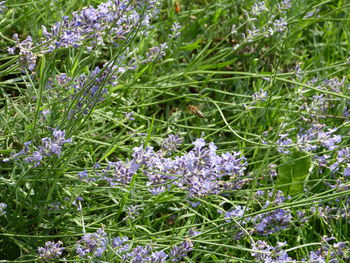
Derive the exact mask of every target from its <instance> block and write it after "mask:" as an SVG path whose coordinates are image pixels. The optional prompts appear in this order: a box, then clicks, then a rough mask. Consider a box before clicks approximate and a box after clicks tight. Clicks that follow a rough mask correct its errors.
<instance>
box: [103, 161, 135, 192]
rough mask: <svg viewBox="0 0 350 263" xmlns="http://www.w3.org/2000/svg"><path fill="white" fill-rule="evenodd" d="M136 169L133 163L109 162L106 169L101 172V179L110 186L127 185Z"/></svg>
mask: <svg viewBox="0 0 350 263" xmlns="http://www.w3.org/2000/svg"><path fill="white" fill-rule="evenodd" d="M138 169H139V165H138V164H137V163H136V162H134V161H129V162H122V161H119V162H110V161H109V162H108V167H107V169H104V170H103V179H104V180H106V181H107V182H109V183H110V185H111V186H115V185H118V184H119V185H127V184H129V183H130V182H131V179H132V177H133V175H134V174H135V173H136V171H137V170H138Z"/></svg>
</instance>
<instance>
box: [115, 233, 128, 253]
mask: <svg viewBox="0 0 350 263" xmlns="http://www.w3.org/2000/svg"><path fill="white" fill-rule="evenodd" d="M128 240H129V238H128V237H126V236H124V237H116V238H114V239H113V241H112V247H113V248H114V249H115V251H116V252H117V253H119V254H121V253H123V252H126V251H128V250H129V249H130V245H129V244H127V242H128Z"/></svg>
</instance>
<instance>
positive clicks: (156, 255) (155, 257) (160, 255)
mask: <svg viewBox="0 0 350 263" xmlns="http://www.w3.org/2000/svg"><path fill="white" fill-rule="evenodd" d="M167 258H168V255H167V254H166V253H165V252H164V251H155V252H153V253H152V254H151V257H150V262H151V263H164V262H165V261H166V259H167Z"/></svg>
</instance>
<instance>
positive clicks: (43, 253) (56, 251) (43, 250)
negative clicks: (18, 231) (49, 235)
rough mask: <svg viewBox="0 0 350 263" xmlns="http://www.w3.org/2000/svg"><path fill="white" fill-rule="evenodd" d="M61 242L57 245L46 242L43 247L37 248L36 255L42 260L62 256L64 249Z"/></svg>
mask: <svg viewBox="0 0 350 263" xmlns="http://www.w3.org/2000/svg"><path fill="white" fill-rule="evenodd" d="M62 245H63V243H62V241H58V242H57V243H55V242H52V241H47V242H46V243H45V247H38V255H39V257H40V258H41V259H43V260H51V259H55V258H58V257H59V256H61V255H62V252H63V250H64V248H63V247H62Z"/></svg>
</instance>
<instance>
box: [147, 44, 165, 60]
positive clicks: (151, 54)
mask: <svg viewBox="0 0 350 263" xmlns="http://www.w3.org/2000/svg"><path fill="white" fill-rule="evenodd" d="M167 49H168V45H167V43H165V42H164V43H162V44H160V46H159V47H158V46H155V47H151V48H150V49H149V51H148V52H147V53H146V57H147V58H146V59H145V60H143V61H142V62H141V63H149V62H153V61H156V60H157V59H160V58H162V57H164V56H165V55H166V53H165V50H167Z"/></svg>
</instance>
